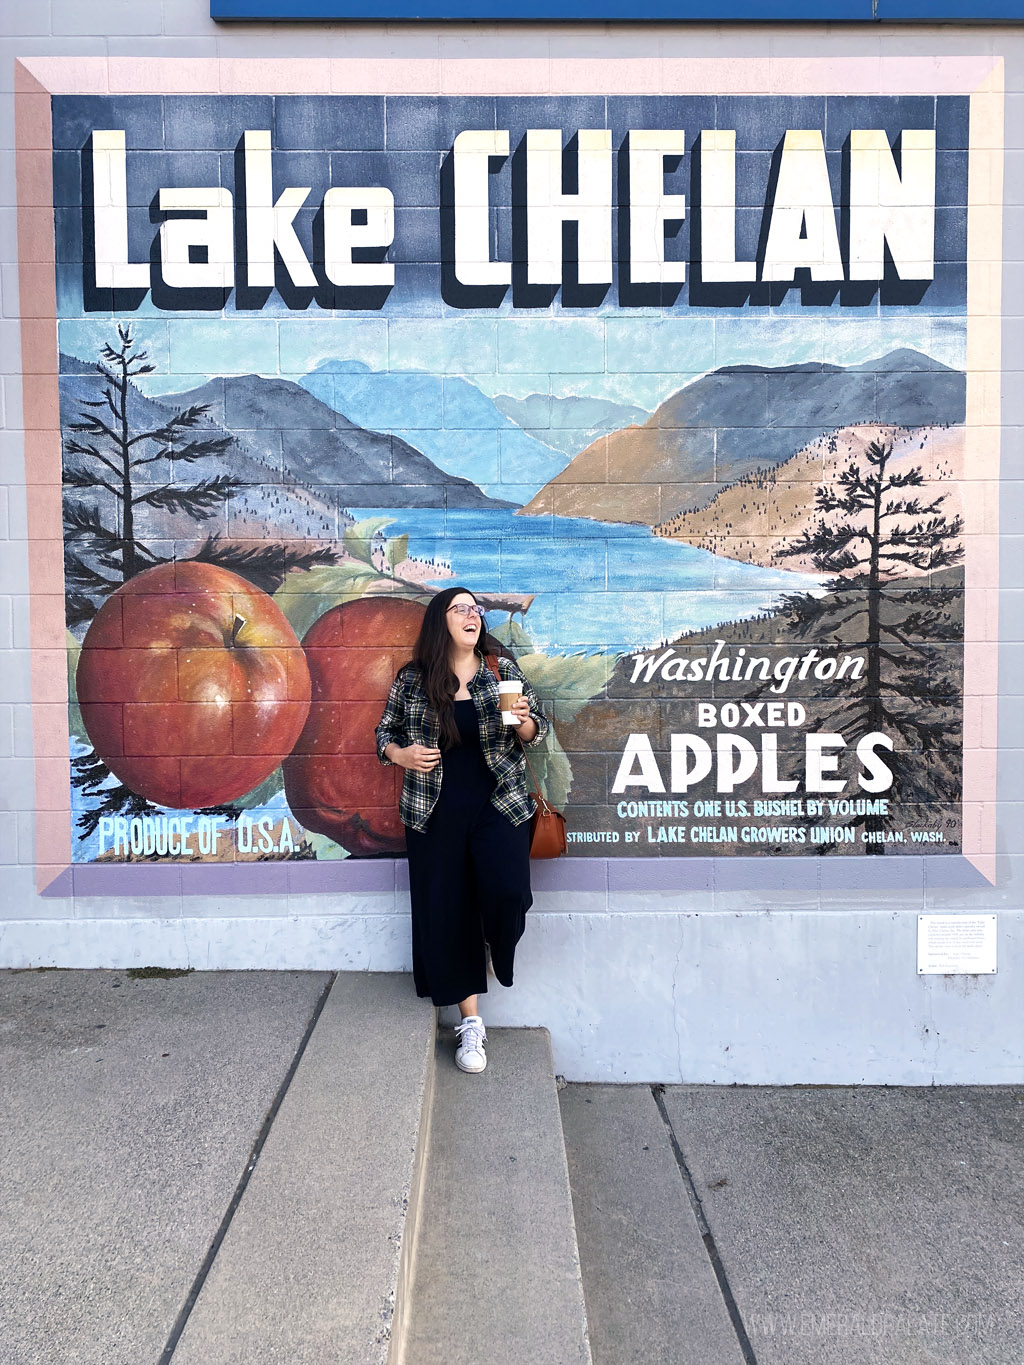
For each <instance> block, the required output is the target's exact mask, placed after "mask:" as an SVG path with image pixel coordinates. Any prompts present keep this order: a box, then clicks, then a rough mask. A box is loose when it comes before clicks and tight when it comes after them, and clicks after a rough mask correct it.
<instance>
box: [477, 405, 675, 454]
mask: <svg viewBox="0 0 1024 1365" xmlns="http://www.w3.org/2000/svg"><path fill="white" fill-rule="evenodd" d="M494 406H495V407H496V408H498V410H499V411H500V412H503V413H504V414H505V416H506V417H509V418H511V420H512V421H513V422H515V423H516V424H517V425H518V426H521V427H522V428H523V430H524V431H525V432H527V434H528V435H530V436H535V437H536V438H537V439H538V440H539V441H543V442H544V443H545V444H546V445H549V446H552V447H553V448H554V449H555V450H560V451H562V453H563V454H565V455H569V456H572V455H578V454H579V452H580V451H581V450H583V449H584V448H585V447H586V446H588V445H590V443H591V441H594V440H596V439H597V437H598V436H600V435H601V433H602V432H606V431H617V430H618V429H619V428H620V427H628V426H640V424H641V423H643V422H646V421H647V419H648V418H649V417H650V415H651V414H650V413H649V412H645V411H644V409H643V408H636V407H630V406H629V405H628V404H626V403H613V402H612V401H611V399H609V398H590V397H587V396H585V395H579V394H570V395H563V396H559V395H557V394H553V393H531V394H528V395H527V396H526V397H525V398H511V397H510V396H509V395H508V394H506V393H499V394H497V395H496V396H495V399H494Z"/></svg>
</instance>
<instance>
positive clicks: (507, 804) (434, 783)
mask: <svg viewBox="0 0 1024 1365" xmlns="http://www.w3.org/2000/svg"><path fill="white" fill-rule="evenodd" d="M498 668H499V671H500V673H501V676H502V678H503V679H509V680H511V679H513V678H514V679H516V681H518V682H521V683H522V684H523V696H524V697H525V698H526V700H527V701H528V702H529V704H530V715H531V716H532V717H533V719H534V720H535V721H536V722H537V733H536V735H535V736H534V738H533V739H531V740H530V741H529V745H530V746H533V745H535V744H539V743H540V742H541V740H542V739H543V738H544V736H545V735H546V734H547V732H548V722H547V721H546V720H545V719H544V716H543V715H542V714H541V709H540V703H539V702H538V701H537V694H536V692H534V690H533V688H532V687H531V686H530V684H529V682H528V681H527V680H526V678H524V677H523V675H522V673H521V672H520V671H519V668H518V666H517V665H516V664H515V663H514V662H513V660H511V659H506V658H503V657H500V656H499V658H498ZM469 695H470V697H471V698H472V699H473V701H474V702H475V703H476V713H477V719H478V720H479V723H480V747H481V749H482V750H483V754H484V758H485V760H486V762H487V766H488V768H490V770H491V772H492V773H493V774H494V776H495V779H496V782H495V787H494V791H493V793H492V794H491V804H492V805H493V806H495V807H496V808H497V809H498V810H500V811H501V813H502V815H505V816H507V817H508V819H509V820H510V821H511V822H512V824H513V825H521V824H522V823H523V821H524V820H529V819H530V817H531V816H532V815H533V808H534V804H535V803H534V800H533V797H532V796H531V795H530V793H529V791H528V790H527V786H526V759H525V758H524V756H523V746H522V745H521V744H520V742H519V739H518V738H517V732H516V728H515V726H513V725H503V724H502V723H501V713H500V710H499V708H498V681H497V679H496V678H495V676H494V674H493V673H492V672H491V670H490V668H489V667H488V665H487V661H486V660H485V659H481V661H480V667H479V668H478V669H477V673H476V677H475V678H473V679H472V680H471V681H470V683H469ZM392 742H393V743H395V744H398V745H400V746H401V747H402V748H403V749H404V748H407V747H408V746H409V745H410V744H424V745H426V746H427V747H428V748H431V749H436V748H438V747H439V746H438V722H437V716H436V715H435V713H434V711H433V709H432V708H431V706H430V704H429V702H428V701H427V693H426V689H425V688H424V686H423V683H422V682H421V680H420V671H419V669H418V668H417V667H416V665H415V664H406V666H405V667H404V668H402V669H400V670H399V672H398V676H397V677H396V678H395V681H394V682H393V683H392V684H391V691H390V693H389V694H388V699H387V703H386V705H385V707H384V714H383V716H381V718H380V724H379V725H378V726H377V757H378V758H379V759H380V761H381V763H384V764H390V762H391V760H390V759H389V758H385V757H384V750H385V749H386V748H387V746H388V745H389V744H391V743H392ZM443 776H444V755H443V754H442V756H441V761H440V762H439V763H438V765H437V767H436V768H434V770H433V771H432V772H429V773H419V772H411V771H410V770H409V769H408V768H407V769H406V770H405V775H404V778H403V780H402V795H401V797H400V798H399V802H398V813H399V816H400V817H401V820H402V823H403V824H404V825H408V826H410V828H412V829H415V830H419V831H420V833H422V832H423V831H424V830H425V829H426V827H427V821H428V820H429V819H430V815H431V812H432V811H433V809H434V806H435V805H436V803H437V798H438V796H439V795H440V793H441V780H442V777H443Z"/></svg>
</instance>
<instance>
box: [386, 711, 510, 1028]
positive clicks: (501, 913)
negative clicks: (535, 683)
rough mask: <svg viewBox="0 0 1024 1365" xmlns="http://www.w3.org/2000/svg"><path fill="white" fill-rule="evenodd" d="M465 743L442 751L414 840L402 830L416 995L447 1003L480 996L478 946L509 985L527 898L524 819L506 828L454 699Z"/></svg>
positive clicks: (483, 969) (482, 970)
mask: <svg viewBox="0 0 1024 1365" xmlns="http://www.w3.org/2000/svg"><path fill="white" fill-rule="evenodd" d="M454 706H455V723H456V725H457V726H458V730H459V737H460V739H461V741H462V743H461V744H460V745H458V746H456V747H454V748H451V749H446V750H445V753H444V756H443V759H442V764H443V776H442V779H441V793H440V795H439V796H438V798H437V804H436V805H435V806H434V809H433V811H432V812H431V814H430V819H429V821H428V823H427V828H426V830H425V831H424V832H423V833H422V834H421V833H419V832H417V831H416V830H414V829H410V828H409V827H408V826H407V827H406V831H405V841H406V846H407V848H408V850H409V890H410V899H411V901H412V971H413V981H414V982H415V985H416V994H417V995H429V996H430V997H431V999H432V1000H433V1002H434V1004H435V1005H454V1004H456V1003H457V1002H458V1001H460V1000H465V999H466V997H467V996H470V995H482V994H484V993H485V992H486V990H487V963H486V957H485V953H484V943H485V941H486V942H487V943H489V944H490V945H491V961H492V963H493V964H494V974H495V976H496V977H497V978H498V980H499V981H500V982H501V984H502V985H503V986H511V985H512V964H513V958H514V956H515V948H516V944H517V943H518V942H519V940H520V938H521V937H522V934H523V930H524V928H525V927H526V912H527V910H529V908H530V906H531V905H532V903H533V896H532V895H531V893H530V822H529V820H526V821H524V823H523V824H521V825H513V824H512V822H511V821H510V820H509V819H508V817H507V816H504V815H502V813H501V812H500V811H499V810H496V809H495V807H494V806H492V805H491V799H490V798H491V793H492V792H493V791H494V785H495V779H494V775H493V774H492V772H491V770H490V768H488V766H487V762H486V760H485V758H484V754H483V750H482V749H481V747H480V732H479V728H478V721H477V713H476V704H475V703H474V702H473V701H472V700H469V701H457V702H455V703H454Z"/></svg>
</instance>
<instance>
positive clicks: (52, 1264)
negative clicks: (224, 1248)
mask: <svg viewBox="0 0 1024 1365" xmlns="http://www.w3.org/2000/svg"><path fill="white" fill-rule="evenodd" d="M328 980H329V977H328V975H327V974H326V973H304V972H273V973H271V972H240V973H234V972H202V973H200V972H196V973H190V974H189V975H187V976H179V977H173V978H169V979H161V978H155V979H145V980H132V979H131V978H130V977H128V976H126V974H125V973H124V972H103V971H96V972H71V971H67V972H61V971H53V972H11V971H4V972H0V1285H2V1288H0V1361H2V1362H3V1365H79V1362H81V1365H94V1363H95V1365H100V1362H103V1363H104V1365H156V1362H157V1360H158V1359H159V1358H160V1354H161V1352H162V1351H163V1348H164V1344H165V1342H166V1341H167V1338H168V1335H169V1333H170V1331H171V1328H172V1325H173V1323H174V1321H175V1318H176V1317H177V1315H178V1312H179V1310H180V1309H181V1307H182V1305H183V1303H184V1302H185V1299H186V1297H187V1295H188V1293H189V1290H190V1288H191V1286H192V1282H193V1279H194V1277H195V1276H196V1274H197V1272H198V1271H199V1268H200V1266H201V1265H202V1262H203V1259H204V1257H205V1255H206V1253H207V1250H208V1248H209V1246H210V1243H211V1242H212V1240H213V1238H214V1236H215V1234H216V1232H217V1229H218V1226H219V1225H220V1222H221V1219H222V1217H223V1216H224V1212H225V1210H226V1209H227V1207H228V1205H229V1204H230V1202H231V1199H232V1196H233V1195H234V1192H235V1187H236V1185H237V1183H238V1181H239V1178H240V1176H241V1175H242V1172H243V1171H244V1169H245V1166H246V1163H247V1161H248V1159H249V1154H250V1151H251V1150H252V1147H253V1144H254V1142H255V1140H256V1138H257V1136H258V1134H259V1132H260V1128H261V1125H262V1123H263V1120H264V1117H265V1115H266V1113H267V1110H268V1109H269V1107H270V1105H271V1104H272V1102H273V1100H274V1096H275V1094H276V1092H277V1090H278V1087H279V1086H280V1085H281V1082H282V1080H283V1079H284V1076H285V1074H286V1073H287V1071H288V1068H289V1066H290V1064H291V1062H292V1059H293V1057H294V1055H295V1052H296V1050H297V1048H298V1047H299V1044H300V1042H301V1040H302V1037H303V1034H304V1032H305V1030H306V1026H307V1024H308V1023H309V1020H310V1017H311V1015H312V1013H313V1010H314V1008H315V1006H316V1003H317V999H318V997H319V995H320V993H321V991H322V990H323V988H324V986H325V984H326V983H327V981H328Z"/></svg>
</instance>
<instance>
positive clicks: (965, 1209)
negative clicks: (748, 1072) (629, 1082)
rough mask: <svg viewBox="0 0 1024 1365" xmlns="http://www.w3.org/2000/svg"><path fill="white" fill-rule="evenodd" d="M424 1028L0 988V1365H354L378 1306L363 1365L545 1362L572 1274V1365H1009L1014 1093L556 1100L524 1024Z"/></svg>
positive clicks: (301, 989)
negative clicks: (475, 1037)
mask: <svg viewBox="0 0 1024 1365" xmlns="http://www.w3.org/2000/svg"><path fill="white" fill-rule="evenodd" d="M328 987H330V993H329V994H328V993H327V988H328ZM318 1008H319V1009H321V1011H322V1012H320V1013H319V1015H318V1016H317V1015H316V1012H317V1010H318ZM381 1014H382V1015H383V1017H385V1018H386V1019H387V1020H388V1021H389V1022H390V1023H392V1024H397V1028H396V1031H395V1048H394V1049H393V1050H392V1051H391V1052H389V1053H388V1054H387V1055H380V1054H375V1053H374V1052H373V1051H372V1049H369V1048H368V1047H367V1038H368V1037H369V1036H370V1035H371V1034H372V1033H373V1031H374V1021H375V1020H378V1015H381ZM315 1016H316V1022H315V1027H313V1028H312V1030H311V1031H310V1026H311V1023H312V1022H313V1020H314V1017H315ZM378 1022H379V1020H378ZM433 1028H434V1018H433V1011H431V1010H430V1008H429V1006H428V1005H427V1004H426V1002H423V1001H417V1000H416V999H415V995H414V993H413V991H412V986H411V982H410V981H409V980H408V979H407V978H404V977H394V976H376V977H374V976H366V975H361V974H343V975H342V976H339V977H338V978H337V980H336V981H335V982H334V984H333V986H332V985H331V977H330V976H329V975H327V974H324V973H298V972H294V973H285V972H282V973H269V972H268V973H260V972H246V973H194V974H189V975H187V976H175V977H170V978H165V979H161V978H157V979H149V980H133V979H131V978H129V977H128V976H127V974H126V973H123V972H10V971H6V972H0V1365H122V1363H123V1365H169V1363H170V1365H192V1362H193V1361H194V1362H201V1365H217V1363H218V1362H222V1361H223V1362H226V1361H234V1360H238V1361H242V1360H245V1361H246V1365H263V1362H268V1363H269V1362H272V1361H273V1362H278V1361H279V1362H282V1365H297V1362H307V1361H310V1362H314V1361H315V1362H319V1361H325V1362H326V1361H327V1360H330V1361H334V1360H339V1361H342V1360H352V1361H358V1362H360V1365H362V1361H363V1360H365V1361H367V1362H370V1361H374V1362H382V1361H383V1360H384V1359H385V1356H386V1355H387V1353H388V1350H389V1342H388V1329H389V1322H388V1317H389V1313H390V1311H391V1306H392V1303H393V1301H394V1297H395V1295H396V1294H397V1298H398V1306H397V1310H396V1320H395V1322H394V1324H393V1327H392V1331H391V1336H392V1340H391V1343H390V1356H389V1357H388V1359H389V1360H390V1361H391V1362H392V1365H397V1360H398V1358H402V1359H403V1361H404V1365H429V1362H430V1361H432V1360H434V1359H438V1360H441V1359H444V1361H445V1365H448V1362H451V1365H460V1363H461V1362H463V1361H465V1362H469V1361H472V1362H473V1365H477V1363H478V1362H479V1361H482V1360H486V1361H488V1362H489V1365H508V1363H509V1362H515V1363H516V1365H519V1362H523V1365H539V1362H542V1361H548V1360H550V1361H553V1362H555V1361H565V1362H570V1361H571V1362H574V1365H576V1363H577V1362H581V1361H585V1360H586V1359H587V1350H588V1347H587V1330H588V1324H587V1323H584V1322H583V1321H582V1316H581V1314H582V1304H581V1303H580V1296H579V1292H578V1286H579V1276H580V1269H581V1270H582V1289H583V1296H584V1298H585V1300H586V1309H587V1317H588V1319H589V1350H590V1352H591V1354H592V1358H593V1362H594V1365H632V1363H633V1362H639V1361H641V1360H642V1361H645V1362H646V1361H650V1362H652V1363H653V1365H661V1363H662V1362H664V1363H665V1365H690V1362H693V1363H694V1365H697V1362H699V1363H700V1365H740V1363H741V1362H743V1365H1024V1309H1022V1295H1021V1287H1022V1284H1024V1087H1012V1086H1006V1087H959V1088H952V1087H949V1088H932V1089H920V1088H915V1089H910V1088H882V1087H835V1088H832V1087H817V1086H816V1087H806V1088H805V1087H786V1088H783V1087H715V1086H673V1087H668V1088H667V1089H665V1090H664V1091H662V1090H661V1088H660V1087H654V1088H653V1089H652V1087H648V1086H630V1087H615V1086H591V1085H569V1086H568V1087H565V1088H564V1089H563V1090H562V1092H561V1095H560V1096H558V1097H556V1094H555V1090H554V1077H553V1076H552V1074H551V1066H550V1052H549V1051H548V1050H547V1039H546V1035H545V1034H544V1033H543V1031H542V1030H494V1031H493V1032H492V1034H491V1038H490V1045H489V1049H488V1051H489V1064H488V1069H487V1071H486V1072H485V1073H484V1075H483V1076H470V1077H467V1076H463V1075H462V1074H461V1073H459V1072H456V1071H455V1070H454V1066H453V1063H452V1056H451V1053H452V1043H451V1035H450V1031H449V1030H445V1031H444V1033H443V1034H442V1036H441V1038H440V1039H439V1041H438V1043H437V1048H436V1066H435V1064H434V1057H435V1051H434V1046H433V1043H432V1037H433ZM417 1059H418V1060H417ZM278 1101H279V1102H280V1103H279V1107H278ZM559 1101H560V1104H559ZM346 1106H347V1107H346ZM417 1108H419V1110H420V1122H419V1125H418V1133H417V1131H416V1130H417V1121H416V1111H417ZM559 1112H560V1116H561V1123H560V1124H559ZM428 1115H432V1124H431V1125H430V1128H429V1141H428V1128H427V1126H425V1124H424V1122H423V1120H424V1119H425V1118H426V1117H427V1116H428ZM563 1134H564V1146H563V1145H562V1135H563ZM254 1151H255V1152H256V1156H257V1159H256V1161H255V1164H253V1163H252V1161H251V1157H252V1156H253V1153H254ZM510 1157H515V1161H510V1160H509V1158H510ZM421 1167H422V1181H420V1180H419V1177H418V1172H419V1171H420V1169H421ZM567 1171H568V1175H569V1177H570V1178H571V1184H572V1190H571V1195H572V1200H571V1206H570V1205H569V1200H568V1182H567V1179H566V1172H567ZM467 1173H468V1174H469V1177H470V1178H469V1179H468V1180H467V1179H466V1178H465V1177H466V1174H467ZM421 1191H422V1197H420V1194H421ZM570 1208H571V1213H568V1214H567V1212H566V1210H567V1209H570ZM417 1210H418V1213H419V1224H418V1230H417V1231H416V1232H415V1235H414V1230H413V1218H414V1217H415V1215H416V1213H417ZM407 1214H410V1215H412V1217H407ZM573 1215H574V1218H575V1226H573ZM577 1243H578V1248H579V1257H578V1260H579V1264H577V1256H576V1247H577ZM414 1246H415V1249H416V1255H415V1264H414V1265H412V1266H411V1265H410V1261H409V1255H410V1252H411V1250H412V1248H413V1247H414ZM207 1272H208V1273H207ZM410 1283H411V1285H412V1292H409V1288H408V1287H409V1284H410ZM573 1285H575V1286H576V1290H575V1294H576V1299H575V1302H576V1307H573V1306H572V1303H573V1292H574V1291H573ZM559 1286H560V1288H559V1291H558V1292H557V1293H556V1292H555V1289H556V1288H558V1287H559ZM566 1290H568V1291H569V1293H568V1297H566V1294H565V1292H564V1291H566ZM403 1291H404V1292H403ZM458 1293H462V1294H463V1295H464V1300H463V1301H462V1302H461V1303H460V1302H458V1301H457V1300H456V1301H455V1302H454V1304H453V1300H452V1299H451V1297H450V1295H452V1294H458ZM473 1296H476V1297H475V1298H474V1297H473ZM566 1302H568V1303H569V1304H570V1308H569V1310H568V1318H565V1319H564V1320H563V1321H562V1322H561V1323H558V1322H557V1319H558V1314H559V1310H558V1308H557V1306H556V1305H557V1304H559V1303H562V1304H564V1303H566ZM474 1303H476V1304H478V1305H479V1306H480V1308H481V1312H482V1313H483V1314H486V1315H487V1316H488V1317H489V1321H490V1323H491V1324H492V1327H493V1325H494V1324H497V1325H498V1329H499V1337H498V1339H497V1340H498V1344H497V1346H495V1345H494V1338H492V1344H491V1346H490V1348H489V1349H487V1350H481V1343H480V1341H479V1340H478V1337H479V1324H478V1322H477V1321H476V1320H475V1316H474V1314H473V1312H472V1309H473V1305H474ZM403 1305H404V1309H403ZM403 1312H404V1317H403ZM552 1312H554V1318H555V1320H556V1324H555V1327H554V1328H551V1327H550V1325H549V1326H548V1327H545V1326H544V1324H545V1323H548V1324H550V1323H551V1320H552ZM353 1324H355V1325H357V1326H358V1331H359V1332H362V1333H363V1336H362V1337H361V1338H360V1337H359V1336H358V1334H357V1335H356V1336H353V1335H352V1331H351V1328H352V1327H353ZM438 1324H440V1327H439V1326H438ZM182 1328H183V1330H181V1329H182ZM179 1331H180V1336H179ZM344 1341H347V1342H348V1343H349V1345H348V1346H346V1347H344V1348H343V1346H342V1343H343V1342H344ZM353 1341H355V1342H356V1343H357V1344H356V1345H355V1346H354V1347H353V1346H352V1345H351V1343H352V1342H353ZM360 1342H361V1343H363V1344H362V1345H360V1344H359V1343H360ZM537 1342H542V1343H544V1344H543V1345H542V1346H541V1347H538V1346H536V1345H535V1343H537ZM403 1344H404V1346H405V1354H404V1357H402V1355H401V1352H400V1351H399V1350H398V1347H399V1346H401V1345H403ZM538 1350H540V1352H541V1353H540V1354H537V1353H536V1352H537V1351H538ZM346 1351H347V1352H348V1353H347V1354H346Z"/></svg>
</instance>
